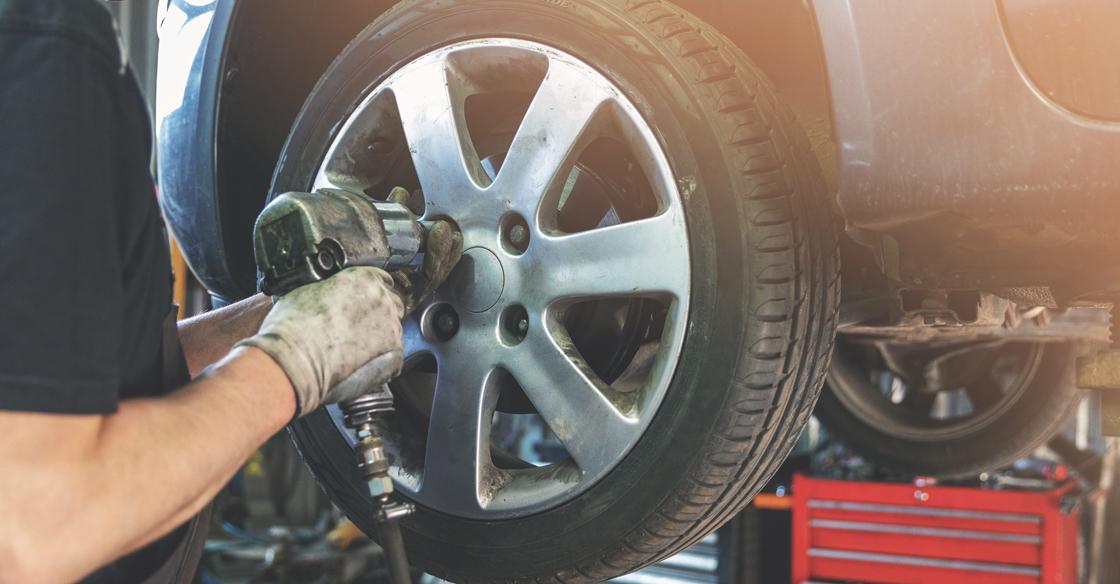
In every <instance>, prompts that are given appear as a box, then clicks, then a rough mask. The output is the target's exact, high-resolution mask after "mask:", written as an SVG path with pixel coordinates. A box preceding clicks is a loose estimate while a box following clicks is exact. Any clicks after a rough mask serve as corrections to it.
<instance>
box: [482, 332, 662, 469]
mask: <svg viewBox="0 0 1120 584" xmlns="http://www.w3.org/2000/svg"><path fill="white" fill-rule="evenodd" d="M552 328H553V329H554V331H551V334H549V332H546V331H545V330H541V329H540V328H538V329H537V330H533V331H531V332H530V334H529V335H528V336H527V337H526V338H525V340H524V341H523V342H522V343H521V344H520V345H518V346H517V347H516V348H515V349H513V350H512V351H511V355H510V357H509V358H508V359H507V361H506V362H505V363H504V365H505V367H506V369H507V370H509V372H510V373H511V374H513V376H514V378H515V379H517V382H518V383H519V384H520V385H521V387H522V389H524V390H525V393H526V395H528V396H529V400H530V401H532V402H533V405H534V406H535V407H536V408H537V412H538V413H540V415H541V417H542V418H544V420H545V422H546V423H547V424H548V426H549V427H550V428H552V431H553V432H555V433H556V436H557V438H559V439H560V442H561V443H563V444H564V448H565V449H567V451H568V454H570V455H571V456H572V458H573V459H575V461H576V464H578V465H579V467H580V470H582V471H583V473H584V474H585V475H596V474H597V473H599V472H600V471H602V470H604V469H605V468H609V466H610V465H612V464H614V463H615V462H616V461H617V459H618V457H619V456H621V454H622V452H623V451H624V450H625V449H626V448H627V447H628V445H630V444H632V443H633V441H634V440H636V439H637V436H638V434H639V433H640V426H639V424H638V423H637V420H634V419H630V418H627V417H626V416H624V415H623V414H622V413H621V412H619V410H618V409H617V408H616V406H615V404H614V403H612V401H611V399H609V398H608V397H607V396H608V393H609V392H611V391H612V390H611V389H609V388H608V387H607V386H606V385H605V384H604V383H603V382H602V381H601V380H600V379H599V378H598V376H596V375H595V374H594V373H593V372H592V371H591V370H590V369H589V368H588V367H587V364H586V363H584V361H583V359H582V358H580V357H579V356H578V355H577V354H575V349H574V348H573V347H572V345H571V341H570V340H568V339H567V334H566V333H565V332H564V331H563V330H562V329H561V328H560V325H559V324H554V325H552ZM556 337H559V338H560V339H561V342H557V340H556Z"/></svg>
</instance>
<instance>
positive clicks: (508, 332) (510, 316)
mask: <svg viewBox="0 0 1120 584" xmlns="http://www.w3.org/2000/svg"><path fill="white" fill-rule="evenodd" d="M500 318H501V326H502V337H501V338H502V342H503V343H505V344H506V345H509V346H511V347H512V346H514V345H516V344H518V343H520V342H521V341H523V340H525V336H526V335H528V334H529V313H528V312H527V311H526V310H525V307H524V306H520V305H517V304H514V305H511V306H507V307H506V309H505V310H503V311H502V316H501V317H500Z"/></svg>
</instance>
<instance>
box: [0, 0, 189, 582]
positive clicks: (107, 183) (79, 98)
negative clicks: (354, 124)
mask: <svg viewBox="0 0 1120 584" xmlns="http://www.w3.org/2000/svg"><path fill="white" fill-rule="evenodd" d="M150 160H151V129H150V122H149V119H148V113H147V107H146V105H145V102H144V99H143V96H142V94H141V93H140V90H139V86H138V85H137V82H136V78H135V76H134V75H133V73H132V71H131V69H130V68H129V67H128V64H127V60H126V58H125V56H124V52H123V50H122V49H121V48H120V44H119V41H118V36H117V34H116V30H115V27H114V25H113V22H112V18H111V17H110V15H109V13H108V12H107V11H106V10H105V8H104V7H102V6H100V5H98V3H97V2H96V1H95V0H0V409H5V410H19V411H31V412H47V413H62V414H109V413H113V412H115V411H116V410H117V404H118V401H119V400H122V399H127V398H134V397H140V396H151V395H158V394H162V393H164V392H165V391H166V390H165V388H164V387H163V385H164V384H163V379H162V377H163V376H162V346H163V343H162V340H163V330H162V329H163V327H162V324H163V321H164V317H165V316H166V315H167V313H168V310H169V308H170V306H171V294H172V283H171V268H170V265H171V263H170V254H169V251H168V243H167V239H166V236H165V231H164V227H163V221H162V218H161V216H160V213H159V208H158V204H157V201H156V193H155V187H154V184H153V181H152V177H151V172H150V169H149V164H150V162H149V161H150ZM169 454H170V455H174V453H169ZM75 488H80V486H75ZM110 528H111V527H110ZM89 536H90V537H97V534H95V533H91V534H89ZM181 537H182V533H181V532H179V531H178V530H177V533H173V534H171V536H168V537H167V538H165V539H163V540H161V541H160V542H157V543H156V544H153V546H150V547H149V548H145V550H141V551H140V552H138V553H136V554H133V555H131V556H128V557H126V558H124V559H122V560H121V561H118V562H117V563H116V564H114V565H111V566H109V567H107V568H105V569H102V570H100V571H99V572H98V573H96V574H94V575H92V576H91V578H90V579H88V580H87V582H129V581H135V580H138V579H140V578H143V577H145V576H147V575H148V574H150V573H151V571H152V569H154V567H155V566H154V565H153V563H155V562H159V561H162V560H161V558H160V556H162V557H164V558H165V557H166V556H167V554H168V553H170V549H173V547H174V545H173V544H175V543H177V542H178V540H179V539H181ZM75 545H80V542H75Z"/></svg>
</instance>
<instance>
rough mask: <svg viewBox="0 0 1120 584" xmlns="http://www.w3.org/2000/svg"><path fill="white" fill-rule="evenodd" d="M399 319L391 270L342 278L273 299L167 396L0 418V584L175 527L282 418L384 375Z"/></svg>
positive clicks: (63, 576)
mask: <svg viewBox="0 0 1120 584" xmlns="http://www.w3.org/2000/svg"><path fill="white" fill-rule="evenodd" d="M402 316H403V305H402V302H401V298H400V297H399V296H398V295H397V294H396V293H394V292H393V291H392V280H391V278H390V277H389V275H388V274H386V273H385V272H382V271H380V270H376V269H373V268H352V269H349V270H344V271H343V272H341V273H339V274H337V275H335V276H333V277H331V278H329V279H327V280H325V281H323V282H320V283H317V284H313V285H309V286H304V287H303V288H299V289H297V290H295V291H293V292H291V293H289V294H288V295H287V296H284V297H283V298H281V299H279V300H278V301H277V303H276V305H275V306H274V307H273V309H272V311H271V312H270V313H269V314H268V316H267V317H266V318H265V319H264V322H263V324H262V325H261V330H260V333H259V334H258V335H256V336H254V337H252V338H250V339H247V340H246V341H243V342H242V343H239V346H237V347H236V348H235V349H234V351H233V352H232V353H230V355H229V356H227V357H226V358H224V359H222V360H221V361H219V362H218V363H217V364H216V365H215V366H213V367H212V368H209V369H207V370H206V371H204V372H203V373H202V375H201V376H200V377H199V379H197V380H196V381H194V382H192V383H190V384H188V385H187V386H186V387H184V388H182V389H180V390H178V391H175V392H173V393H171V394H169V395H167V396H165V397H162V398H154V399H136V400H127V401H123V402H121V404H120V407H119V410H118V411H117V413H115V414H112V415H105V416H97V415H92V416H91V415H81V416H77V415H58V414H37V413H20V412H3V411H0V428H3V429H4V435H5V436H4V440H3V441H0V583H3V584H9V583H13V584H14V583H20V584H22V583H24V582H43V583H50V582H58V583H66V582H72V581H74V580H77V579H78V578H81V577H82V576H84V575H85V574H88V573H89V572H91V571H93V570H95V569H97V568H98V567H99V566H102V565H104V564H107V563H108V562H110V561H113V560H114V559H116V558H118V557H120V556H122V555H124V554H126V553H128V552H130V551H134V550H136V549H139V548H140V547H142V546H143V545H145V544H147V543H149V542H151V541H153V540H155V539H156V538H158V537H160V536H162V535H164V534H165V533H167V532H169V531H170V530H171V529H173V528H174V527H175V526H177V525H179V524H181V523H182V522H184V521H186V520H187V519H189V518H190V517H191V516H192V515H194V514H195V513H197V512H198V511H199V510H200V509H201V508H202V506H203V505H204V504H205V502H206V501H208V500H209V499H210V498H212V497H213V496H214V495H215V494H216V493H217V492H218V490H219V489H220V488H221V486H222V485H223V484H225V482H226V481H228V480H229V478H230V477H231V476H233V474H234V473H235V472H236V471H237V469H238V468H239V467H240V465H241V464H242V463H243V462H244V461H245V460H246V459H247V458H248V456H249V454H251V453H252V452H253V450H254V449H256V448H257V447H258V446H259V445H260V444H261V443H263V442H264V441H265V440H266V439H267V438H268V437H269V436H271V435H272V434H274V433H275V432H276V431H278V430H279V429H280V428H282V427H283V426H284V425H285V424H287V423H288V422H289V421H290V420H291V419H292V416H293V414H296V415H303V414H306V413H309V412H311V411H313V410H314V409H316V408H317V407H318V406H320V405H323V404H327V403H336V402H338V401H342V400H345V399H350V398H353V397H357V396H358V395H360V394H361V393H364V390H365V389H368V388H369V387H370V386H372V385H374V384H378V383H383V382H384V381H387V380H388V379H389V377H391V376H392V375H393V374H395V373H396V372H397V371H398V370H399V368H400V364H401V359H402V346H401V325H400V319H401V317H402ZM363 373H364V378H365V379H366V381H367V383H366V384H354V383H340V382H341V381H342V380H343V379H346V378H347V377H350V376H351V375H352V374H354V375H355V377H358V376H359V374H363ZM347 392H349V393H347ZM59 550H64V551H65V553H59Z"/></svg>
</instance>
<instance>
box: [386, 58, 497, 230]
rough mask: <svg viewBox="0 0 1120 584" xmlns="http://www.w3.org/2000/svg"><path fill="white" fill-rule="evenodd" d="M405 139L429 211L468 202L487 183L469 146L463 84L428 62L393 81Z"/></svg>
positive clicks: (439, 61) (443, 66) (441, 64)
mask: <svg viewBox="0 0 1120 584" xmlns="http://www.w3.org/2000/svg"><path fill="white" fill-rule="evenodd" d="M391 88H392V90H393V95H394V96H395V97H396V101H397V109H398V110H399V111H400V116H401V124H402V125H403V126H404V134H405V139H406V140H407V141H408V148H409V150H410V151H411V153H412V161H413V164H414V165H415V167H416V174H417V175H418V176H419V178H420V186H421V187H422V188H423V189H424V197H425V200H426V201H427V202H428V205H429V206H428V211H429V213H432V212H435V213H437V214H446V213H451V212H453V211H454V209H455V208H456V207H457V206H458V204H461V203H462V202H463V201H468V200H470V199H472V198H473V197H472V195H475V194H477V193H478V191H479V190H480V185H486V184H487V182H488V179H487V178H486V176H485V174H484V173H483V171H482V166H481V164H480V163H479V161H478V154H477V153H476V152H475V150H474V146H473V144H472V143H471V139H470V135H469V134H468V132H467V125H466V120H465V117H464V111H463V103H464V100H465V97H466V94H467V93H468V90H467V88H466V87H465V86H464V82H463V81H462V80H460V79H458V78H457V77H455V76H453V75H448V74H447V62H446V60H445V59H443V58H433V59H431V60H430V61H428V62H426V63H424V64H423V65H420V66H418V67H416V68H414V69H412V70H410V71H409V72H408V74H407V75H404V76H402V77H400V78H399V79H396V80H394V81H393V83H392V85H391Z"/></svg>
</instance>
